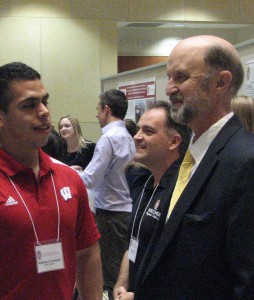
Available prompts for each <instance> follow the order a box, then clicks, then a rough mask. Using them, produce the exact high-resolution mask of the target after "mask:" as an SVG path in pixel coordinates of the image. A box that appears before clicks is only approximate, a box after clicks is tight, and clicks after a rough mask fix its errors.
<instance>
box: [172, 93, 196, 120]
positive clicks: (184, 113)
mask: <svg viewBox="0 0 254 300" xmlns="http://www.w3.org/2000/svg"><path fill="white" fill-rule="evenodd" d="M174 100H177V101H180V102H181V103H182V105H180V106H178V107H177V106H171V118H172V119H173V120H174V121H175V122H177V123H180V124H183V125H188V124H189V123H190V122H191V121H192V120H193V119H194V118H196V117H197V116H198V115H199V102H200V101H199V98H198V97H194V96H191V97H188V98H187V99H186V102H185V101H184V97H183V95H182V94H181V93H177V94H174V95H172V97H170V101H171V102H174ZM186 103H188V104H189V105H188V106H187V104H186Z"/></svg>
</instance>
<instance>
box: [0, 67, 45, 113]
mask: <svg viewBox="0 0 254 300" xmlns="http://www.w3.org/2000/svg"><path fill="white" fill-rule="evenodd" d="M36 79H41V76H40V74H39V73H38V72H37V71H35V70H34V69H32V68H31V67H29V66H27V65H26V64H24V63H21V62H12V63H9V64H6V65H3V66H2V67H0V110H2V111H4V112H8V108H9V104H10V102H11V100H12V97H11V93H10V84H11V82H13V81H27V80H36Z"/></svg>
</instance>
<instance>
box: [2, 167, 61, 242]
mask: <svg viewBox="0 0 254 300" xmlns="http://www.w3.org/2000/svg"><path fill="white" fill-rule="evenodd" d="M50 175H51V180H52V185H53V189H54V193H55V199H56V206H57V213H58V218H57V227H58V228H57V242H59V236H60V210H59V203H58V198H57V194H56V187H55V182H54V178H53V175H52V172H51V171H50ZM7 176H8V178H9V180H10V182H11V184H12V185H13V187H14V189H15V191H16V192H17V194H18V195H19V197H20V199H21V200H22V202H23V204H24V206H25V208H26V210H27V213H28V215H29V217H30V220H31V222H32V225H33V230H34V235H35V238H36V241H37V244H38V245H41V244H40V242H39V239H38V235H37V231H36V228H35V224H34V221H33V218H32V215H31V213H30V211H29V209H28V207H27V205H26V202H25V200H24V199H23V197H22V196H21V194H20V192H19V191H18V189H17V187H16V186H15V184H14V182H13V181H12V179H11V178H10V176H9V175H7Z"/></svg>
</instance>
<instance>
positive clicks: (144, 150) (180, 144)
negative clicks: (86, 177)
mask: <svg viewBox="0 0 254 300" xmlns="http://www.w3.org/2000/svg"><path fill="white" fill-rule="evenodd" d="M189 139H190V131H189V130H188V129H187V127H185V126H183V125H180V124H177V123H175V122H174V121H173V120H172V118H171V117H170V105H169V103H167V102H163V101H157V102H156V103H154V104H152V105H150V106H149V107H148V109H147V110H146V112H145V113H144V114H143V115H142V116H141V118H140V120H139V122H138V132H137V134H136V135H135V136H134V141H135V145H136V153H135V156H134V161H137V162H140V163H142V164H144V165H145V166H146V167H147V168H148V169H149V170H150V171H151V174H152V175H151V176H150V177H149V178H148V180H147V181H146V183H145V185H144V187H143V190H142V192H141V195H140V196H139V197H138V198H137V199H133V201H134V202H135V205H134V207H133V211H132V218H131V222H130V226H129V241H130V242H129V248H128V250H127V251H126V253H125V255H124V257H123V260H122V264H121V269H120V273H119V277H118V281H117V283H116V285H115V288H114V299H115V300H116V299H120V297H122V299H129V300H131V299H134V293H133V286H134V282H135V276H136V274H137V272H138V269H139V267H140V265H141V263H142V258H143V257H144V254H145V252H146V249H147V247H148V244H149V241H150V239H151V237H152V235H153V232H154V228H155V226H156V224H157V222H158V220H159V218H160V215H161V204H162V203H161V199H162V198H163V197H162V196H163V195H164V194H165V192H166V191H167V189H168V187H169V186H170V185H169V182H170V181H175V179H176V176H177V173H178V170H179V165H180V163H181V160H182V157H183V155H184V154H185V151H186V149H187V146H188V143H189Z"/></svg>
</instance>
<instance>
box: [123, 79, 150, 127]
mask: <svg viewBox="0 0 254 300" xmlns="http://www.w3.org/2000/svg"><path fill="white" fill-rule="evenodd" d="M118 89H119V90H121V91H122V92H124V93H125V95H126V96H127V99H128V111H127V114H126V117H125V119H132V120H133V121H134V122H136V123H138V121H139V119H140V117H141V115H142V114H143V113H144V111H145V110H146V107H147V105H148V104H149V103H150V102H154V101H155V77H153V78H146V79H139V80H135V81H129V82H124V83H119V84H118Z"/></svg>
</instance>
